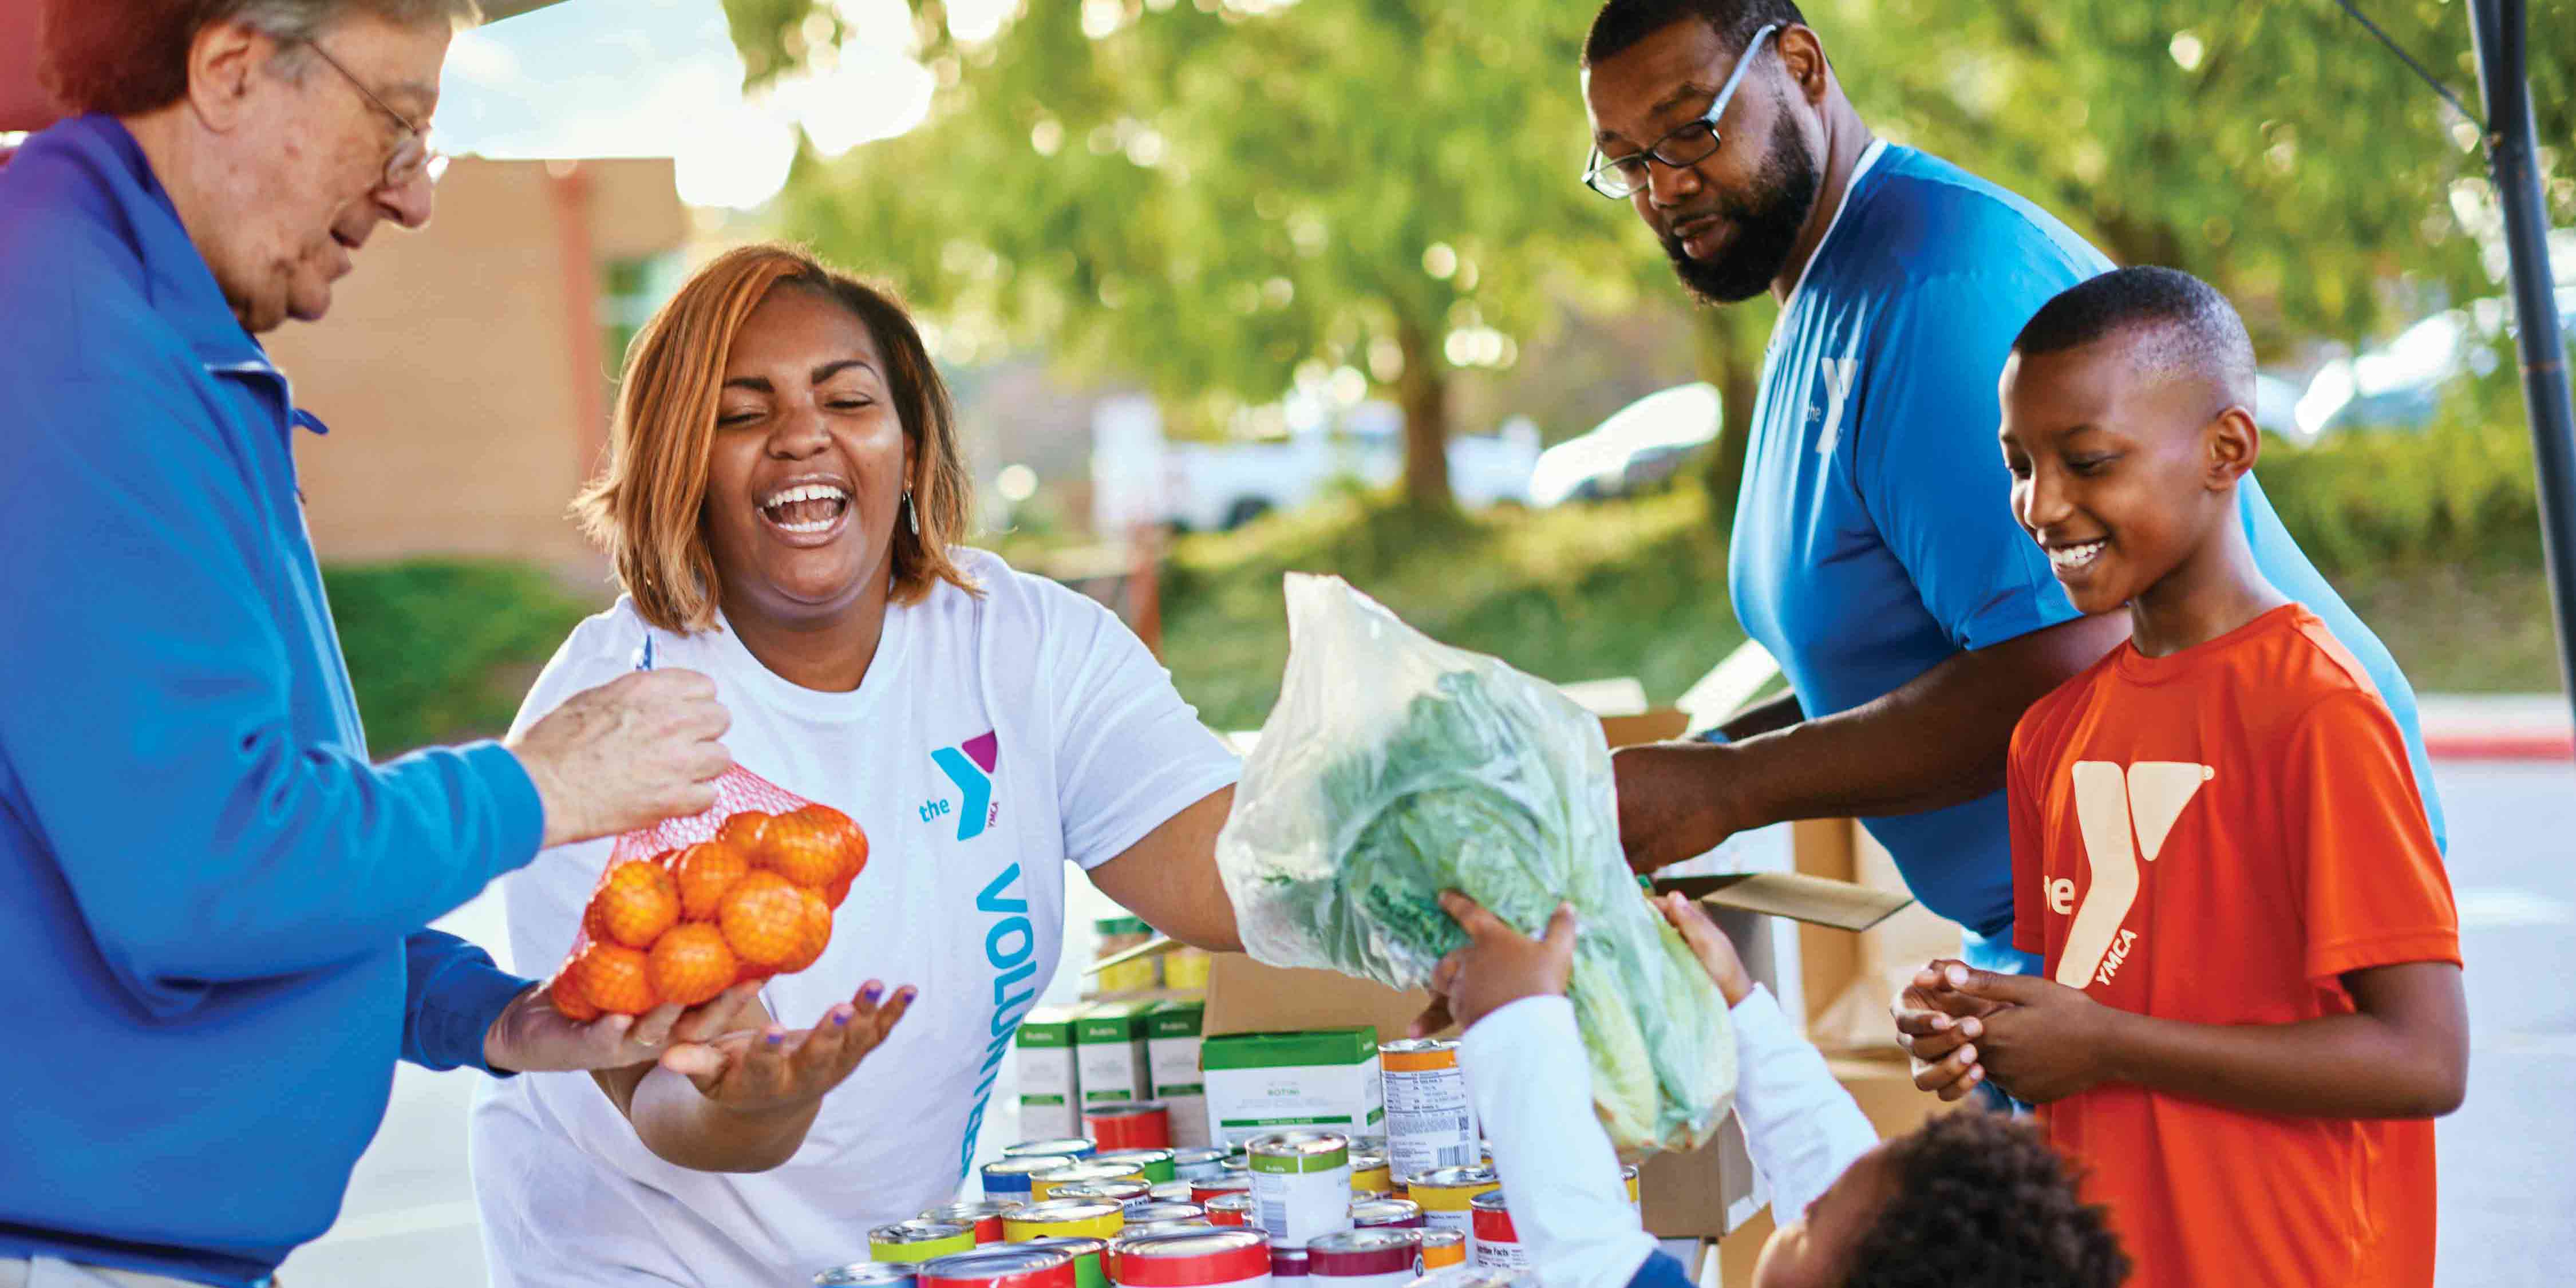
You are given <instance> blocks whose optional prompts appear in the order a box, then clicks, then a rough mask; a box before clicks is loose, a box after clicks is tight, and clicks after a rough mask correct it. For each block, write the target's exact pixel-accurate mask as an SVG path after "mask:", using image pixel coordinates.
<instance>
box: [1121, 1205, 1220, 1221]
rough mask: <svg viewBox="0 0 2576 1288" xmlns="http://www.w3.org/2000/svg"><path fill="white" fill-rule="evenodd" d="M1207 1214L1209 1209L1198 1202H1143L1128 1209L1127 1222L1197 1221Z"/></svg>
mask: <svg viewBox="0 0 2576 1288" xmlns="http://www.w3.org/2000/svg"><path fill="white" fill-rule="evenodd" d="M1206 1215H1207V1209H1206V1208H1203V1207H1200V1206H1199V1205H1198V1204H1196V1203H1143V1204H1139V1205H1137V1206H1135V1207H1131V1208H1129V1209H1127V1223H1128V1224H1129V1225H1140V1224H1143V1223H1144V1222H1147V1221H1195V1220H1198V1219H1200V1218H1202V1217H1205V1216H1206Z"/></svg>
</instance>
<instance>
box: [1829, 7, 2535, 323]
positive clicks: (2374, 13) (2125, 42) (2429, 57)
mask: <svg viewBox="0 0 2576 1288" xmlns="http://www.w3.org/2000/svg"><path fill="white" fill-rule="evenodd" d="M2356 2H2357V5H2358V7H2359V8H2360V9H2361V10H2362V11H2363V12H2364V13H2365V14H2368V15H2369V16H2370V17H2371V18H2372V19H2373V20H2374V21H2376V22H2377V23H2379V25H2380V26H2381V27H2382V28H2384V29H2385V30H2386V31H2387V32H2388V33H2389V35H2390V36H2391V37H2392V38H2394V39H2395V40H2397V41H2398V42H2399V43H2400V44H2401V45H2403V46H2404V47H2406V48H2407V49H2408V50H2409V51H2410V52H2412V53H2413V54H2415V55H2416V56H2417V57H2418V58H2420V59H2422V60H2423V61H2424V62H2425V63H2426V65H2427V66H2429V67H2430V68H2431V69H2432V70H2433V71H2434V73H2435V74H2436V75H2439V76H2441V77H2443V78H2444V79H2445V81H2446V82H2447V83H2448V84H2450V85H2451V87H2452V88H2453V89H2454V90H2455V91H2456V92H2457V93H2458V94H2459V95H2460V97H2461V99H2462V100H2463V101H2464V102H2466V103H2467V104H2468V105H2469V106H2470V107H2471V109H2472V110H2474V109H2476V107H2477V105H2478V100H2477V93H2476V89H2477V69H2476V60H2475V57H2474V55H2473V53H2472V49H2471V44H2470V37H2469V22H2468V14H2467V12H2466V6H2465V5H2464V4H2462V3H2460V2H2459V0H2356ZM1806 7H1807V8H1808V9H1809V10H1810V17H1811V18H1812V19H1813V20H1814V21H1815V22H1816V24H1817V26H1818V29H1819V30H1820V31H1822V32H1823V33H1824V35H1825V39H1826V45H1827V48H1828V50H1829V51H1830V52H1831V53H1832V55H1833V57H1834V59H1835V61H1836V65H1837V70H1838V71H1839V72H1840V73H1841V75H1842V77H1843V81H1844V84H1845V85H1846V86H1847V87H1848V88H1849V90H1850V92H1851V95H1852V98H1853V100H1854V101H1855V102H1856V103H1857V104H1858V105H1859V106H1860V109H1861V111H1862V113H1863V114H1864V115H1865V116H1867V117H1868V118H1869V119H1870V121H1871V123H1872V124H1873V125H1875V126H1876V127H1878V128H1879V129H1880V130H1881V131H1882V132H1884V133H1887V134H1890V135H1893V136H1895V137H1897V138H1899V139H1902V140H1903V141H1905V142H1909V143H1913V144H1916V145H1919V146H1922V147H1925V148H1928V149H1930V150H1931V151H1934V152H1937V153H1940V154H1941V155H1943V156H1946V157H1948V158H1950V159H1951V160H1953V161H1956V162H1958V163H1959V164H1961V165H1963V166H1965V167H1967V168H1968V169H1970V170H1973V171H1975V172H1977V173H1979V174H1982V175H1984V176H1986V177H1987V178H1990V179H1992V180H1994V181H1995V182H1997V183H2000V184H2003V185H2004V186H2006V187H2008V188H2011V189H2013V190H2014V191H2016V192H2019V193H2021V194H2023V195H2024V196H2027V197H2029V198H2030V199H2031V200H2033V201H2036V202H2038V203H2039V204H2040V205H2042V206H2044V207H2046V208H2047V209H2049V210H2050V211H2052V212H2054V213H2056V214H2057V215H2058V216H2060V217H2061V218H2064V219H2066V220H2067V221H2068V222H2069V223H2071V224H2073V225H2075V226H2076V227H2077V228H2078V229H2080V230H2082V231H2084V232H2086V233H2087V234H2088V235H2090V236H2092V237H2093V238H2094V240H2095V242H2096V244H2098V245H2100V246H2101V247H2102V248H2103V249H2104V250H2105V251H2106V252H2108V253H2109V254H2110V255H2111V256H2112V257H2113V258H2115V259H2117V260H2120V261H2121V262H2123V263H2153V264H2165V265H2170V266H2173V267H2177V268H2182V269H2186V270H2189V271H2191V272H2194V273H2197V274H2199V275H2201V276H2203V277H2205V278H2207V279H2209V280H2210V281H2211V282H2213V283H2214V284H2216V285H2218V286H2219V287H2220V288H2221V289H2222V290H2225V291H2227V292H2228V293H2229V294H2230V295H2231V296H2232V297H2234V298H2235V300H2236V302H2237V304H2238V306H2239V307H2240V308H2241V309H2243V310H2244V312H2245V314H2246V320H2247V322H2248V324H2249V325H2251V326H2252V327H2253V328H2254V330H2255V333H2256V337H2257V340H2258V343H2263V344H2264V345H2265V347H2266V348H2267V349H2277V348H2278V346H2279V345H2280V344H2281V343H2282V342H2284V341H2294V340H2297V339H2301V338H2305V337H2310V336H2315V335H2327V336H2334V337H2340V338H2358V337H2361V336H2364V335H2367V334H2370V333H2372V332H2373V331H2375V330H2378V329H2381V328H2384V327H2385V326H2387V325H2388V324H2390V323H2392V322H2396V321H2403V320H2405V319H2407V318H2409V317H2411V316H2413V315H2414V314H2415V313H2416V312H2418V311H2420V310H2422V309H2423V308H2425V307H2427V305H2428V301H2427V300H2425V299H2423V298H2418V296H2419V295H2420V293H2421V292H2420V290H2410V289H2409V286H2410V285H2411V286H2413V287H2416V288H2422V287H2433V288H2436V289H2439V290H2442V291H2445V292H2447V293H2448V294H2450V295H2451V296H2452V298H2454V299H2465V298H2470V297H2473V296H2477V295H2489V294H2494V293H2496V291H2497V286H2496V284H2495V279H2494V278H2493V277H2492V276H2491V274H2490V271H2489V268H2488V266H2487V265H2485V264H2483V263H2482V262H2481V257H2480V244H2479V240H2478V237H2477V236H2476V234H2477V233H2478V232H2479V231H2481V230H2482V229H2483V228H2485V227H2487V226H2488V225H2489V224H2490V223H2491V221H2492V220H2493V219H2494V213H2493V202H2492V195H2491V194H2492V189H2491V188H2490V187H2489V186H2488V184H2487V182H2486V162H2485V157H2484V156H2483V155H2482V153H2481V152H2480V151H2479V150H2478V148H2477V146H2476V142H2477V131H2476V127H2474V126H2471V125H2468V124H2466V123H2465V122H2463V121H2461V120H2460V118H2459V117H2458V116H2457V115H2455V114H2453V113H2452V111H2451V109H2450V108H2448V107H2447V106H2445V105H2444V104H2443V103H2442V102H2441V100H2440V99H2439V98H2437V97H2436V96H2435V95H2434V94H2433V92H2432V91H2431V90H2429V89H2428V88H2426V87H2425V86H2424V84H2423V83H2422V82H2421V81H2419V80H2417V79H2416V78H2415V76H2414V75H2413V74H2412V73H2411V72H2409V71H2408V70H2407V69H2406V68H2405V66H2404V65H2403V64H2402V63H2400V62H2399V61H2398V60H2397V59H2396V58H2394V57H2393V56H2391V55H2390V54H2389V53H2388V52H2387V50H2385V49H2384V48H2382V47H2381V46H2380V45H2379V43H2378V42H2377V41H2376V40H2374V39H2372V38H2371V36H2370V34H2369V33H2368V32H2367V31H2365V30H2363V29H2362V27H2361V25H2360V24H2358V23H2356V22H2354V21H2353V20H2352V19H2351V18H2350V17H2349V16H2348V15H2346V14H2345V13H2344V12H2343V11H2342V10H2341V9H2340V8H2339V7H2338V6H2337V5H2336V4H2335V3H2334V2H2333V0H2282V2H2280V3H2272V4H2244V3H2240V2H2238V0H2167V2H2165V3H2158V4H2139V3H2136V2H2135V0H1809V2H1808V4H1807V6H1806ZM2530 31H2531V78H2532V93H2533V99H2534V104H2535V107H2536V109H2537V110H2538V112H2539V125H2540V134H2541V140H2542V142H2543V144H2544V147H2545V149H2546V150H2551V151H2554V152H2555V155H2556V159H2557V164H2558V166H2559V172H2558V177H2557V178H2556V179H2555V180H2554V182H2553V183H2552V184H2551V185H2550V189H2551V196H2552V204H2553V206H2554V207H2555V210H2556V213H2557V215H2558V217H2559V219H2560V220H2561V221H2562V222H2566V221H2570V220H2576V177H2571V175H2570V174H2569V165H2568V162H2569V160H2570V156H2571V151H2570V148H2571V144H2576V58H2570V57H2568V54H2569V53H2570V51H2571V50H2576V45H2571V44H2569V43H2568V40H2567V33H2569V32H2576V0H2532V2H2531V16H2530ZM2553 33H2555V34H2554V35H2553Z"/></svg>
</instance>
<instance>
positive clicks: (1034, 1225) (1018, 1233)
mask: <svg viewBox="0 0 2576 1288" xmlns="http://www.w3.org/2000/svg"><path fill="white" fill-rule="evenodd" d="M1126 1228H1127V1209H1125V1208H1123V1207H1120V1206H1119V1205H1117V1204H1115V1203H1102V1202H1099V1201H1097V1200H1093V1199H1057V1200H1054V1201H1052V1202H1047V1203H1032V1204H1030V1205H1029V1206H1027V1207H1024V1208H1021V1209H1020V1210H1019V1211H1017V1212H1009V1213H1005V1214H1003V1216H1002V1237H1003V1238H1004V1239H1007V1240H1009V1241H1011V1242H1012V1243H1027V1242H1028V1241H1029V1240H1031V1239H1051V1238H1052V1239H1061V1238H1084V1237H1088V1238H1094V1239H1114V1238H1116V1237H1118V1232H1119V1231H1120V1230H1123V1229H1126Z"/></svg>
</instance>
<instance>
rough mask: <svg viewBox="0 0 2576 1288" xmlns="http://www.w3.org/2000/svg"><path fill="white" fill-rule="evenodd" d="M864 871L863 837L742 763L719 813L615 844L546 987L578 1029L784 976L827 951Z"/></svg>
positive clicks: (672, 822)
mask: <svg viewBox="0 0 2576 1288" xmlns="http://www.w3.org/2000/svg"><path fill="white" fill-rule="evenodd" d="M867 865H868V835H867V833H866V832H863V831H861V830H860V829H859V825H858V824H856V823H853V822H851V821H850V818H849V816H848V815H846V814H843V813H841V812H840V811H839V810H836V809H833V808H832V807H830V806H828V805H817V804H815V803H813V802H812V801H808V800H806V799H804V798H803V797H801V796H798V795H796V794H795V793H793V792H790V791H787V790H786V789H784V788H782V787H779V786H778V785H776V784H774V783H771V782H770V781H769V780H767V779H765V778H762V777H761V776H759V775H758V774H755V773H752V772H751V771H750V770H748V769H744V768H743V767H741V766H740V765H736V766H734V767H733V768H732V769H730V770H727V771H726V772H725V775H724V777H722V778H719V779H717V780H716V805H715V808H713V809H711V810H708V811H707V812H706V813H703V814H695V815H691V816H690V817H687V818H675V819H669V820H666V821H664V822H662V823H659V824H657V825H655V826H653V827H649V828H645V829H643V830H641V831H636V832H629V833H627V834H625V835H624V836H621V837H619V838H617V844H616V846H615V847H614V848H612V849H611V850H610V851H609V855H608V867H607V869H606V870H605V871H603V872H601V873H600V874H599V885H598V886H597V887H596V888H595V889H593V890H592V891H591V895H590V903H589V904H588V905H587V906H586V907H584V908H583V910H582V916H581V929H580V932H579V933H578V934H576V935H575V936H574V937H573V942H572V951H571V952H570V953H568V954H566V956H565V957H564V964H563V969H562V970H561V971H558V972H556V974H555V978H554V981H553V982H552V983H550V984H548V985H547V988H548V990H549V991H550V994H551V997H552V999H553V1002H554V1007H555V1009H556V1010H557V1011H560V1012H562V1013H563V1014H565V1015H567V1016H570V1017H572V1018H573V1019H576V1020H584V1021H587V1020H592V1019H596V1018H598V1017H599V1016H601V1015H604V1014H608V1013H611V1012H615V1013H618V1014H623V1015H641V1014H643V1013H644V1012H646V1011H649V1010H652V1009H653V1008H654V1007H656V1006H659V1005H661V1004H662V1003H664V1002H673V1003H677V1004H679V1005H681V1006H697V1005H699V1004H701V1003H704V1002H708V1001H712V1000H714V998H715V996H716V995H717V994H719V993H722V992H723V991H725V990H726V989H728V988H731V987H732V986H734V985H735V984H737V983H742V982H744V981H747V980H762V979H767V978H769V977H770V976H772V975H792V974H794V973H796V972H797V971H800V970H803V969H805V968H806V967H808V966H811V965H813V964H814V962H815V959H817V958H819V957H821V956H822V955H823V949H824V947H825V945H827V944H829V943H831V941H832V911H833V910H834V909H836V908H838V907H840V906H841V901H842V900H843V899H845V898H847V897H848V896H849V893H850V883H851V882H852V881H854V880H856V879H858V875H859V873H860V871H861V870H862V869H864V868H866V867H867Z"/></svg>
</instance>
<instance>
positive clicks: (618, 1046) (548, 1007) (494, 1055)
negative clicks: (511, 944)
mask: <svg viewBox="0 0 2576 1288" xmlns="http://www.w3.org/2000/svg"><path fill="white" fill-rule="evenodd" d="M767 1018H768V1016H767V1013H766V1012H764V1011H762V1010H761V1008H760V985H759V984H757V983H744V984H736V985H734V986H733V987H732V988H729V989H726V990H725V991H724V992H722V993H719V994H717V995H716V997H715V1000H713V1001H710V1002H708V1003H706V1004H705V1005H703V1006H696V1007H692V1008H690V1009H688V1010H685V1011H684V1010H682V1009H680V1008H679V1007H678V1006H675V1005H672V1004H671V1003H668V1002H665V1003H663V1004H662V1005H660V1006H657V1007H655V1008H653V1009H652V1010H650V1011H647V1012H645V1013H644V1014H642V1015H603V1016H600V1017H599V1018H598V1019H595V1020H588V1021H583V1020H576V1019H573V1018H572V1017H570V1016H567V1015H565V1014H564V1013H563V1012H561V1011H558V1010H556V1009H555V1007H554V1002H553V1001H552V999H551V998H550V997H549V996H548V994H547V991H546V989H545V987H544V986H543V985H530V986H529V987H528V988H527V989H526V990H525V991H523V992H521V993H520V994H519V995H518V996H517V997H514V998H512V999H510V1004H509V1005H508V1006H506V1007H504V1008H502V1010H501V1015H500V1018H498V1019H496V1020H494V1021H492V1027H491V1028H490V1029H488V1030H485V1032H484V1034H483V1062H484V1063H485V1064H487V1065H490V1066H491V1067H492V1068H494V1069H497V1070H503V1071H507V1072H512V1073H541V1072H553V1071H562V1070H572V1069H624V1068H629V1067H632V1066H634V1065H639V1064H649V1063H652V1062H653V1061H656V1060H659V1059H661V1058H663V1057H664V1056H666V1055H669V1054H671V1053H672V1052H674V1051H676V1050H685V1049H687V1048H688V1047H689V1046H690V1045H691V1044H694V1043H698V1042H703V1041H705V1040H707V1037H708V1036H709V1035H712V1034H716V1033H722V1032H727V1031H730V1030H733V1029H738V1028H746V1027H756V1026H757V1025H758V1024H759V1023H760V1022H761V1021H762V1020H765V1019H767Z"/></svg>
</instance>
